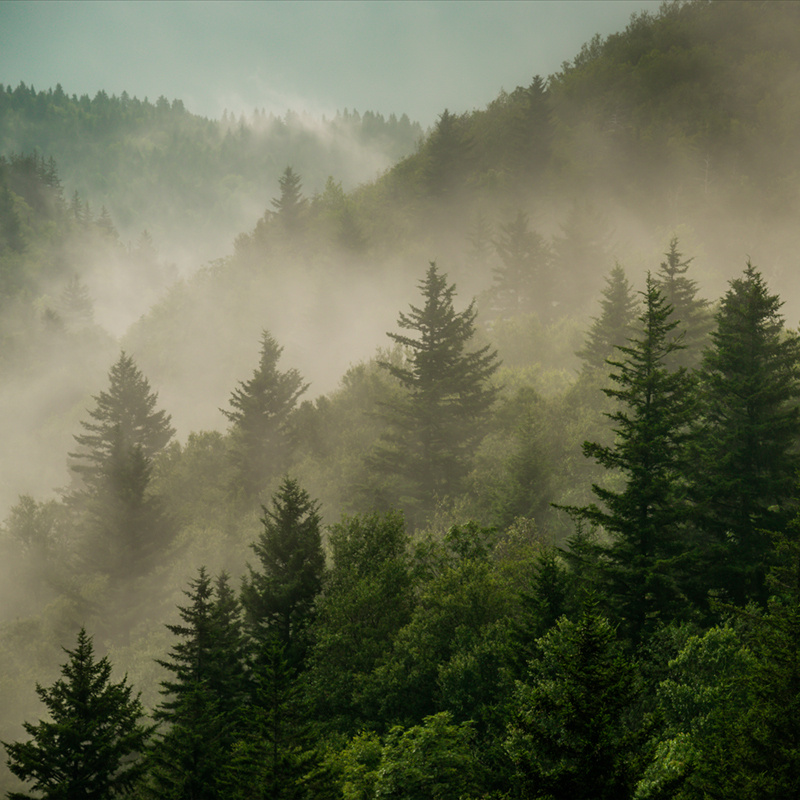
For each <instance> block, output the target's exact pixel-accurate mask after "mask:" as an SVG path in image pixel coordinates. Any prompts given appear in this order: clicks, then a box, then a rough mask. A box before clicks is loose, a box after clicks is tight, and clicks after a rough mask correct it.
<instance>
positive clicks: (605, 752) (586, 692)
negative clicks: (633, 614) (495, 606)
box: [506, 605, 637, 800]
mask: <svg viewBox="0 0 800 800" xmlns="http://www.w3.org/2000/svg"><path fill="white" fill-rule="evenodd" d="M537 651H538V652H537V654H536V655H535V656H534V658H532V659H531V661H530V664H529V667H528V675H527V678H526V679H525V680H524V681H522V682H518V683H517V691H516V695H515V698H514V706H515V709H514V719H513V721H512V723H511V726H510V735H509V737H508V740H507V743H506V747H507V749H508V752H509V754H510V756H511V758H512V759H513V761H514V762H515V764H516V765H517V771H518V774H517V780H518V788H519V790H520V791H521V795H520V796H523V797H531V798H543V800H544V798H547V800H620V799H621V798H628V797H632V795H633V787H634V778H635V773H634V770H633V764H632V755H633V753H634V752H635V744H636V739H637V734H636V731H635V730H632V729H631V727H630V725H629V722H628V719H627V717H628V713H629V711H630V709H631V708H632V707H633V704H634V703H635V700H636V693H635V683H634V670H633V666H632V664H631V662H630V660H629V659H628V658H627V657H626V655H625V653H624V650H623V648H622V645H621V644H620V643H619V642H618V640H617V637H616V633H615V631H614V628H613V627H612V626H611V624H610V623H609V622H608V621H607V620H606V619H604V618H603V617H602V616H601V615H600V614H599V613H598V612H597V611H596V609H594V608H593V607H592V606H591V605H590V606H588V607H587V608H586V609H585V610H584V612H583V613H582V615H581V616H580V618H579V619H577V620H575V621H571V620H569V619H567V618H566V617H562V618H561V619H560V620H559V621H558V623H557V624H556V626H555V627H554V628H553V629H552V630H551V631H550V632H549V633H547V634H546V635H545V636H543V637H542V638H541V639H539V641H538V647H537Z"/></svg>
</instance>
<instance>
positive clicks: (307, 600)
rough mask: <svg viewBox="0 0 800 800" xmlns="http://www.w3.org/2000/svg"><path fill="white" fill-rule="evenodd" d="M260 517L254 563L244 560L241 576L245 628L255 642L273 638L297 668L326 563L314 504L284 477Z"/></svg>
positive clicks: (262, 645)
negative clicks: (257, 563)
mask: <svg viewBox="0 0 800 800" xmlns="http://www.w3.org/2000/svg"><path fill="white" fill-rule="evenodd" d="M262 522H263V525H264V530H263V531H262V532H261V536H260V537H259V539H258V541H257V542H255V543H254V544H253V545H252V548H253V551H254V552H255V554H256V555H257V556H258V560H259V565H258V567H259V568H258V569H254V568H253V567H252V566H249V565H248V574H247V575H246V576H245V577H244V579H243V581H242V605H243V606H244V611H245V617H246V622H247V627H248V631H249V633H250V636H251V638H252V639H253V640H254V641H255V642H256V645H257V648H259V649H263V648H265V647H266V646H267V645H271V644H277V645H279V646H280V647H281V648H283V651H284V657H285V658H286V659H287V660H288V662H289V664H290V666H291V667H292V668H294V669H299V667H300V666H301V664H302V661H303V657H304V655H305V649H306V645H307V629H308V625H309V623H310V622H311V619H312V615H313V609H314V604H315V601H316V599H317V595H318V594H319V592H320V589H321V586H322V572H323V569H324V566H325V557H324V554H323V552H322V542H321V538H320V515H319V506H318V504H317V503H316V502H315V501H313V500H312V499H311V497H310V496H309V494H308V492H306V491H305V490H304V489H301V488H300V485H299V484H298V482H297V481H296V480H294V479H292V478H288V477H287V478H285V479H284V481H283V483H282V484H281V487H280V489H279V490H278V492H277V493H276V494H275V496H274V497H273V498H272V505H271V507H270V508H264V517H263V519H262ZM256 658H257V659H258V655H257V656H256Z"/></svg>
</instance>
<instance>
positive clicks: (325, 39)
mask: <svg viewBox="0 0 800 800" xmlns="http://www.w3.org/2000/svg"><path fill="white" fill-rule="evenodd" d="M659 5H660V2H658V0H531V1H530V2H524V1H523V0H512V1H511V2H506V1H505V0H491V2H472V1H471V0H447V1H446V2H432V1H430V2H426V1H425V0H403V1H402V2H394V1H393V0H371V1H370V2H356V1H355V0H352V1H351V2H335V1H333V0H324V2H315V1H314V0H304V1H303V2H299V1H298V0H294V2H278V0H271V1H269V2H256V1H254V0H248V2H237V1H236V0H228V1H227V2H218V1H217V0H214V1H212V0H208V1H206V2H201V1H200V0H198V1H196V2H190V1H189V0H180V1H179V2H171V1H167V2H163V1H162V2H155V0H135V1H133V2H131V1H130V0H91V1H89V2H87V1H86V0H80V1H74V0H56V1H55V2H51V1H50V0H1V1H0V83H3V84H4V85H6V86H12V87H13V86H17V85H18V84H19V83H20V82H21V81H22V82H24V83H25V84H27V85H28V86H30V85H33V86H34V87H35V88H36V89H37V90H42V89H49V88H55V86H56V84H58V83H60V84H61V86H62V88H63V89H64V91H65V92H66V93H67V94H70V95H72V94H77V95H78V96H80V95H82V94H88V95H89V96H90V97H93V96H94V95H95V94H96V93H97V92H98V91H100V90H103V91H105V92H107V93H108V94H117V95H119V94H121V93H122V92H123V91H127V92H128V94H129V95H131V96H135V97H138V98H140V99H144V98H145V97H147V98H148V99H150V100H151V101H155V100H156V99H157V98H158V97H159V96H162V95H163V96H165V97H166V98H167V99H168V100H173V99H180V100H182V101H183V103H184V105H185V106H186V108H187V109H188V110H189V111H191V112H193V113H196V114H200V115H202V116H207V117H213V118H219V117H220V116H222V113H223V111H224V110H228V111H229V112H232V113H235V114H236V115H237V116H238V115H239V114H240V113H242V112H244V113H246V114H250V113H252V111H253V110H254V109H256V108H258V109H262V108H263V109H265V110H266V111H267V112H272V113H275V114H278V115H283V114H284V113H285V112H286V111H287V110H288V109H292V110H293V111H297V112H302V111H306V112H309V113H311V114H314V115H317V116H319V115H322V114H325V115H328V116H330V115H333V114H334V113H335V112H336V111H337V110H343V109H345V108H348V109H350V110H353V109H356V110H358V111H359V112H362V113H363V112H364V111H367V110H370V111H375V112H378V113H382V114H384V115H388V114H390V113H394V114H397V115H398V116H400V115H401V114H404V113H405V114H408V116H409V117H410V118H411V119H412V120H414V121H418V122H420V123H422V124H423V125H424V126H426V127H427V126H429V125H431V124H432V123H434V122H435V121H436V118H437V116H438V115H439V114H440V113H441V112H442V111H443V110H444V109H445V108H448V109H449V110H450V111H451V112H453V113H462V112H465V111H471V110H473V109H476V108H484V107H485V106H486V104H487V103H489V102H490V101H491V100H492V99H493V98H495V97H496V96H497V94H498V92H499V91H500V90H501V89H506V90H507V91H511V90H513V89H514V88H515V87H516V86H518V85H527V84H529V83H530V81H531V79H532V78H533V76H534V75H537V74H538V75H542V76H543V77H546V76H547V75H550V74H552V73H554V72H556V71H558V70H559V69H560V68H561V65H562V63H563V62H564V61H566V60H570V59H572V58H573V57H574V56H575V55H576V54H577V53H578V52H579V50H580V47H581V45H582V44H583V43H584V42H587V41H589V40H590V39H591V37H592V36H593V35H594V34H595V33H599V34H601V35H603V36H606V35H608V34H610V33H614V32H615V31H619V30H622V29H623V28H624V27H625V26H626V25H627V23H628V22H629V20H630V17H631V14H633V13H636V12H639V11H642V10H645V9H647V10H650V11H652V12H655V11H657V9H658V7H659Z"/></svg>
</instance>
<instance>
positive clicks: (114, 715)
mask: <svg viewBox="0 0 800 800" xmlns="http://www.w3.org/2000/svg"><path fill="white" fill-rule="evenodd" d="M65 652H66V654H67V655H68V656H69V660H68V661H67V663H66V664H64V665H63V666H62V668H61V674H62V676H63V677H62V678H59V679H58V680H57V681H56V682H55V683H54V684H53V685H52V686H51V687H49V688H46V687H43V686H41V685H39V684H37V685H36V693H37V694H38V695H39V697H40V698H41V700H42V702H43V703H44V704H45V706H46V707H47V710H48V712H49V715H50V720H42V721H40V722H38V723H36V724H32V723H30V722H26V723H25V724H24V727H25V730H26V732H27V733H28V735H29V736H30V738H29V739H28V740H27V741H23V742H14V743H6V742H4V743H3V744H4V746H5V748H6V751H7V752H8V766H9V768H10V769H11V771H12V772H13V773H14V774H15V775H16V776H17V777H18V778H21V779H22V780H23V781H29V782H31V789H32V790H33V792H34V794H32V795H28V794H25V793H22V792H11V793H10V794H9V797H10V798H12V799H13V800H33V798H44V799H45V800H108V798H111V797H117V796H124V795H128V794H130V793H131V792H132V791H133V790H134V789H135V788H136V786H137V783H138V781H139V780H140V778H141V777H142V775H143V772H144V763H143V759H142V758H141V756H142V754H143V752H144V750H145V748H146V745H147V741H148V738H149V737H150V734H151V733H152V729H151V728H150V727H148V726H147V725H145V724H144V723H143V718H144V711H143V709H142V705H141V703H140V702H139V697H138V695H136V696H134V695H133V693H132V689H131V687H130V686H129V685H128V683H127V678H125V679H123V680H122V681H121V682H119V683H112V682H111V670H112V667H111V663H110V662H109V660H108V658H105V657H104V658H101V659H100V660H99V661H95V657H94V647H93V644H92V638H91V637H90V636H88V635H87V633H86V631H85V630H84V629H81V630H80V632H79V633H78V642H77V645H76V647H75V649H74V650H65Z"/></svg>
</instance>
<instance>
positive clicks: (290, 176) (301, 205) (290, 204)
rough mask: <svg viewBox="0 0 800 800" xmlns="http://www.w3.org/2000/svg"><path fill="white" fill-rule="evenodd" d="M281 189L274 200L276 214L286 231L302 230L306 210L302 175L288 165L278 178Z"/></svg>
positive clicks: (291, 232)
mask: <svg viewBox="0 0 800 800" xmlns="http://www.w3.org/2000/svg"><path fill="white" fill-rule="evenodd" d="M278 185H279V186H280V189H281V194H280V197H276V198H274V199H273V200H272V206H273V208H274V209H275V214H276V215H277V217H278V219H279V220H280V223H281V225H283V229H284V230H285V231H286V233H289V234H294V233H297V232H298V231H299V230H300V227H301V225H302V221H303V215H304V214H305V210H306V200H305V198H304V197H303V194H302V191H301V190H302V188H303V185H302V183H301V182H300V176H299V175H298V174H297V173H296V172H295V171H294V170H293V169H292V168H291V167H286V169H285V170H284V171H283V175H281V177H280V179H279V180H278Z"/></svg>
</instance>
